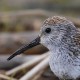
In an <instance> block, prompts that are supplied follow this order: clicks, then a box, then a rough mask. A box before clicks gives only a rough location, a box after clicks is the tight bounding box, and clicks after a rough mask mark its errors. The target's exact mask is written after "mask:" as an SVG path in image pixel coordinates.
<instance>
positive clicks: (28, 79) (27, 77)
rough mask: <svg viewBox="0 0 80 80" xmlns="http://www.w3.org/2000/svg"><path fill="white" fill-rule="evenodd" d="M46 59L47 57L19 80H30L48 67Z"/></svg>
mask: <svg viewBox="0 0 80 80" xmlns="http://www.w3.org/2000/svg"><path fill="white" fill-rule="evenodd" d="M48 59H49V57H47V58H46V59H44V60H43V61H41V62H40V63H39V64H38V65H37V66H35V67H34V68H33V69H32V70H30V71H29V72H28V73H27V74H25V75H24V76H23V77H21V78H20V80H31V78H33V77H34V76H35V75H36V74H37V73H38V72H40V71H41V70H43V69H44V68H45V67H47V66H48Z"/></svg>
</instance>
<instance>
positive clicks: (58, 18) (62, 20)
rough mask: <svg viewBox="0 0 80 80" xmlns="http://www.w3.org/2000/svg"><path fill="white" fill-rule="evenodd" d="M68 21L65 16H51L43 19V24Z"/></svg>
mask: <svg viewBox="0 0 80 80" xmlns="http://www.w3.org/2000/svg"><path fill="white" fill-rule="evenodd" d="M68 22H69V21H68V20H67V19H66V18H65V17H60V16H53V17H51V18H48V19H46V20H45V21H44V23H43V24H44V25H56V24H60V23H68Z"/></svg>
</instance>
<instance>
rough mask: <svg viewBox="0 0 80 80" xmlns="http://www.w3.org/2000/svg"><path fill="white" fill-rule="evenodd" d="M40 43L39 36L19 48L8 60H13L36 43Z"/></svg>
mask: <svg viewBox="0 0 80 80" xmlns="http://www.w3.org/2000/svg"><path fill="white" fill-rule="evenodd" d="M39 44H40V37H39V36H38V37H37V38H36V39H35V40H33V41H32V42H30V43H29V44H26V45H24V46H22V47H21V48H19V49H18V50H17V51H15V52H14V53H13V54H12V55H11V56H10V57H9V58H8V59H7V60H11V59H12V58H14V57H15V56H17V55H19V54H21V53H23V52H24V51H26V50H28V49H30V48H32V47H34V46H36V45H39Z"/></svg>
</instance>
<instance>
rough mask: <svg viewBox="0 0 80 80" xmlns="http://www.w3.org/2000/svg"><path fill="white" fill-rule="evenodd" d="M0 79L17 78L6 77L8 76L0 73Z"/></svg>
mask: <svg viewBox="0 0 80 80" xmlns="http://www.w3.org/2000/svg"><path fill="white" fill-rule="evenodd" d="M1 79H5V80H17V79H14V78H11V77H8V76H6V75H3V74H0V80H1Z"/></svg>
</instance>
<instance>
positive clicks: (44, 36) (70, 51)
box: [8, 16, 80, 80]
mask: <svg viewBox="0 0 80 80" xmlns="http://www.w3.org/2000/svg"><path fill="white" fill-rule="evenodd" d="M39 44H42V45H44V46H45V47H47V48H48V49H49V51H50V59H49V65H50V68H51V70H52V72H53V73H54V74H55V75H56V76H57V77H59V79H63V80H71V79H72V80H77V79H78V78H79V77H80V32H79V30H78V29H77V28H76V27H75V26H74V24H73V23H72V22H71V21H70V20H68V19H66V18H65V17H60V16H53V17H51V18H48V19H46V20H45V21H44V22H43V24H42V27H41V30H40V34H39V36H38V37H37V38H36V39H35V40H33V41H32V42H31V43H29V44H26V45H24V46H23V47H21V48H20V49H18V50H17V51H15V52H14V53H13V54H12V55H11V56H10V57H9V58H8V60H10V59H12V58H13V57H15V56H16V55H18V54H21V53H23V52H24V51H25V50H28V49H30V48H32V47H34V46H36V45H39Z"/></svg>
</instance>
